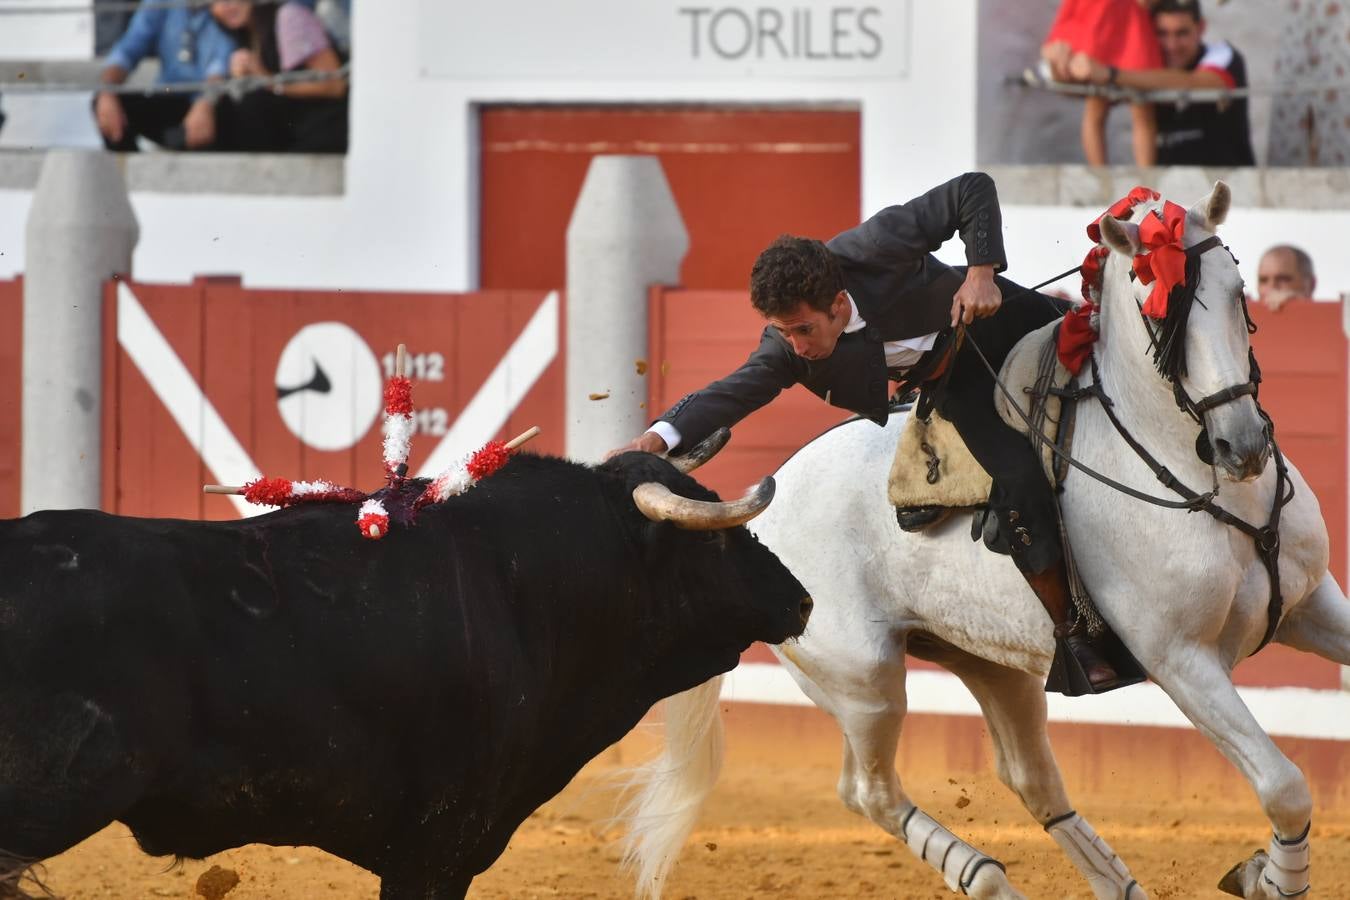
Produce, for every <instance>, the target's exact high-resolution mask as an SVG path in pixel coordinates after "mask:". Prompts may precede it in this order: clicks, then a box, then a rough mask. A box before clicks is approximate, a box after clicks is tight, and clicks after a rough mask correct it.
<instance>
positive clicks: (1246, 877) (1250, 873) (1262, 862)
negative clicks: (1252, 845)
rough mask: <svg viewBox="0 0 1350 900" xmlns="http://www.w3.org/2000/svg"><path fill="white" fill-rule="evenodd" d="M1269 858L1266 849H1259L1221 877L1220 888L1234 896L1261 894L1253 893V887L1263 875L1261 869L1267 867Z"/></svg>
mask: <svg viewBox="0 0 1350 900" xmlns="http://www.w3.org/2000/svg"><path fill="white" fill-rule="evenodd" d="M1269 859H1270V857H1268V856H1267V855H1266V851H1264V850H1257V851H1256V852H1255V853H1253V854H1252V855H1251V856H1250V857H1248V858H1247V859H1244V860H1243V861H1242V862H1240V863H1238V864H1237V865H1235V866H1233V868H1231V869H1229V870H1228V873H1227V874H1225V875H1224V876H1223V877H1222V878H1220V879H1219V890H1221V891H1223V892H1224V893H1225V894H1232V895H1233V896H1234V897H1244V898H1245V897H1254V896H1259V895H1258V894H1254V893H1252V889H1253V888H1255V887H1256V883H1257V881H1258V879H1260V877H1261V870H1262V869H1264V868H1265V867H1266V862H1267V861H1268V860H1269Z"/></svg>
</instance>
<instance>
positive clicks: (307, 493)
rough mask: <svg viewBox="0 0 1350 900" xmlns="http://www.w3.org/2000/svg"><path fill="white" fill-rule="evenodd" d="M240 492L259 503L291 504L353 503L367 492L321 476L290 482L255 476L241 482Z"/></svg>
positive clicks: (285, 479) (252, 501) (271, 504)
mask: <svg viewBox="0 0 1350 900" xmlns="http://www.w3.org/2000/svg"><path fill="white" fill-rule="evenodd" d="M241 493H242V494H243V496H244V499H245V500H247V501H248V502H249V503H253V504H256V505H258V506H283V507H284V506H292V505H294V504H296V503H352V502H354V501H356V500H360V499H362V498H364V497H365V496H366V495H365V494H364V493H362V492H361V491H358V490H355V489H354V488H346V487H341V486H339V485H336V484H333V483H332V482H330V481H323V480H322V479H319V480H315V481H291V480H290V479H288V478H258V479H256V480H254V481H250V482H249V483H248V484H246V485H244V487H243V489H242V491H241Z"/></svg>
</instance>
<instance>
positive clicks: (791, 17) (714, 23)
mask: <svg viewBox="0 0 1350 900" xmlns="http://www.w3.org/2000/svg"><path fill="white" fill-rule="evenodd" d="M520 6H521V5H520V4H516V3H473V4H460V3H445V2H443V0H423V3H422V12H423V16H424V19H425V21H426V23H427V26H428V27H426V28H424V29H422V47H421V60H422V71H423V73H424V74H425V75H428V76H430V77H436V78H455V79H484V78H491V79H504V78H511V79H528V78H545V77H546V78H553V79H556V78H575V79H581V80H584V79H595V78H598V79H610V78H624V79H634V78H643V79H662V78H676V79H688V78H695V79H705V78H746V77H751V78H811V79H817V78H840V79H881V78H905V77H907V76H908V74H909V53H910V31H911V14H912V0H878V2H876V3H874V4H871V5H867V4H860V5H851V4H848V3H846V2H838V0H836V2H831V0H796V2H790V3H779V4H773V3H759V4H754V3H724V2H718V0H712V2H699V0H692V2H691V0H656V2H652V0H643V2H638V3H635V2H632V0H550V2H548V3H538V4H530V7H531V8H530V9H529V11H528V14H526V13H525V11H524V10H522V9H521V8H520Z"/></svg>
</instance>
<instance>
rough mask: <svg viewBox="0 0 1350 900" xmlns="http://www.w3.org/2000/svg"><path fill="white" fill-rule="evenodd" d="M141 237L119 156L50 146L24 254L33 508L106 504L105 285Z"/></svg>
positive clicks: (124, 266)
mask: <svg viewBox="0 0 1350 900" xmlns="http://www.w3.org/2000/svg"><path fill="white" fill-rule="evenodd" d="M138 235H139V229H138V228H137V225H136V216H135V215H134V214H133V213H132V211H131V201H130V199H129V198H128V197H127V187H126V183H125V182H124V181H123V180H122V174H121V173H120V172H119V171H118V169H117V161H116V159H115V158H114V157H113V156H112V155H110V154H107V153H102V152H96V151H89V150H53V151H51V152H50V153H48V154H47V157H46V159H45V160H44V162H43V164H42V174H41V175H40V176H39V178H38V184H37V190H36V191H35V192H34V193H33V205H32V208H31V209H30V210H29V213H28V229H27V248H26V251H27V252H26V256H25V259H24V277H23V472H22V485H23V487H22V497H21V508H22V511H23V513H24V514H25V515H26V514H28V513H30V512H33V511H34V510H38V509H74V508H91V509H97V508H98V506H99V501H100V493H99V488H100V483H99V475H100V465H101V462H102V459H101V455H100V451H101V445H102V441H101V433H100V430H101V427H102V413H103V409H102V406H103V394H102V381H103V379H102V375H103V372H102V365H103V354H102V346H101V330H102V325H103V322H102V310H103V283H104V282H105V281H106V280H107V279H108V278H110V277H111V276H112V275H115V274H129V273H130V272H131V251H132V250H133V249H134V248H135V246H136V239H137V237H138Z"/></svg>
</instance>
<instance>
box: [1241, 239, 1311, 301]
mask: <svg viewBox="0 0 1350 900" xmlns="http://www.w3.org/2000/svg"><path fill="white" fill-rule="evenodd" d="M1316 290H1317V276H1316V275H1315V274H1314V273H1313V264H1312V258H1311V257H1310V256H1308V254H1307V253H1305V252H1303V251H1302V250H1300V249H1299V248H1298V247H1294V246H1292V245H1290V244H1276V245H1275V246H1274V247H1271V248H1270V249H1269V250H1267V251H1266V252H1265V253H1264V254H1262V256H1261V264H1260V265H1259V266H1257V269H1256V299H1257V300H1258V301H1259V302H1261V303H1264V304H1265V305H1266V306H1268V307H1270V308H1271V309H1272V310H1277V309H1279V308H1280V307H1281V306H1284V305H1285V304H1286V303H1288V302H1289V301H1290V300H1311V299H1312V295H1313V292H1314V291H1316Z"/></svg>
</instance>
